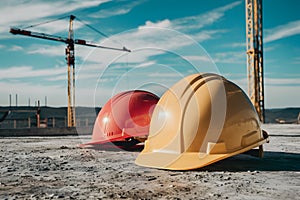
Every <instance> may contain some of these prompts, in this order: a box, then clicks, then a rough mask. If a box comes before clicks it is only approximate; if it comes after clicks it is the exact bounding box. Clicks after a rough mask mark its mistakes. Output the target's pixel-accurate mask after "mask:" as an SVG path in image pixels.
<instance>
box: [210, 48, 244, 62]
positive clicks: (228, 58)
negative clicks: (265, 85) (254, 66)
mask: <svg viewBox="0 0 300 200" xmlns="http://www.w3.org/2000/svg"><path fill="white" fill-rule="evenodd" d="M246 58H247V57H246V53H245V51H226V52H221V53H215V55H214V56H213V60H214V61H215V62H217V63H232V64H233V63H234V64H245V63H246Z"/></svg>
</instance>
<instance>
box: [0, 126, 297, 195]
mask: <svg viewBox="0 0 300 200" xmlns="http://www.w3.org/2000/svg"><path fill="white" fill-rule="evenodd" d="M264 128H265V130H267V131H268V133H269V134H270V143H268V144H266V145H264V148H265V157H264V158H263V159H260V158H257V157H254V156H253V155H251V153H248V154H240V155H237V156H234V157H231V158H228V159H226V160H222V161H219V162H217V163H215V164H212V165H210V166H207V167H205V168H201V169H198V170H193V171H168V170H158V169H151V168H145V167H140V166H137V165H135V164H134V161H135V158H136V156H137V155H138V153H139V151H138V150H132V151H124V150H120V149H112V148H111V149H107V148H106V149H103V148H102V149H99V148H97V149H91V148H90V149H83V148H79V147H78V144H81V143H83V142H85V141H88V140H89V137H87V136H85V137H43V138H41V137H22V138H21V137H20V138H0V141H1V146H0V152H1V154H0V166H1V169H0V199H285V200H287V199H300V125H264ZM252 153H253V152H252Z"/></svg>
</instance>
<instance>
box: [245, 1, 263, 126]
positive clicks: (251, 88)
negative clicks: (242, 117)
mask: <svg viewBox="0 0 300 200" xmlns="http://www.w3.org/2000/svg"><path fill="white" fill-rule="evenodd" d="M245 2H246V42H247V70H248V93H249V97H250V99H251V101H252V103H253V105H254V107H255V109H256V111H257V113H258V116H259V118H260V121H262V122H264V121H265V103H264V74H263V73H264V71H263V69H264V68H263V27H262V0H245Z"/></svg>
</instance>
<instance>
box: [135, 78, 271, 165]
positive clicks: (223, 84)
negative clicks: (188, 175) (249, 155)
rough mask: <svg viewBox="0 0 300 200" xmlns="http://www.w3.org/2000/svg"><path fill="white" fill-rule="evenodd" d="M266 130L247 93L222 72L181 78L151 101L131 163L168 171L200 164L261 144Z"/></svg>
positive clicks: (215, 160)
mask: <svg viewBox="0 0 300 200" xmlns="http://www.w3.org/2000/svg"><path fill="white" fill-rule="evenodd" d="M267 141H268V134H267V133H266V132H264V131H262V130H261V128H260V121H259V118H258V115H257V113H256V111H255V109H254V107H253V105H252V103H251V102H250V100H249V98H248V97H247V95H246V94H245V93H244V92H243V91H242V90H241V89H240V88H239V87H238V86H237V85H235V84H234V83H232V82H230V81H228V80H226V79H225V78H223V77H222V76H219V75H216V74H211V73H205V74H194V75H190V76H188V77H185V78H184V79H182V80H181V81H179V82H178V83H176V84H175V85H174V86H173V87H171V88H170V89H169V90H168V91H166V92H165V93H164V94H163V96H162V97H161V99H160V100H159V102H158V103H157V105H156V107H155V109H154V112H153V114H152V118H151V122H150V130H149V136H148V139H147V140H146V141H145V147H144V150H143V151H142V152H141V153H140V154H139V155H138V157H137V159H136V161H135V162H136V164H138V165H141V166H146V167H155V168H161V169H171V170H189V169H196V168H200V167H204V166H206V165H209V164H211V163H214V162H217V161H219V160H222V159H225V158H227V157H230V156H233V155H236V154H240V153H243V152H246V151H248V150H250V149H252V148H254V147H258V146H259V147H261V148H260V150H262V144H263V143H265V142H267Z"/></svg>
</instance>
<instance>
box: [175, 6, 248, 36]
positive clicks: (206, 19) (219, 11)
mask: <svg viewBox="0 0 300 200" xmlns="http://www.w3.org/2000/svg"><path fill="white" fill-rule="evenodd" d="M241 3H242V2H241V1H236V2H233V3H231V4H228V5H225V6H223V7H220V8H216V9H214V10H212V11H209V12H207V13H204V14H200V15H197V16H190V17H184V18H180V19H176V20H174V21H173V25H172V26H173V27H174V28H175V29H176V30H181V31H192V30H195V29H196V30H198V29H201V28H203V27H205V26H208V25H211V24H213V23H215V22H216V21H218V20H219V19H221V18H222V17H223V16H224V14H225V12H226V11H228V10H231V9H233V8H234V7H236V6H238V5H240V4H241Z"/></svg>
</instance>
